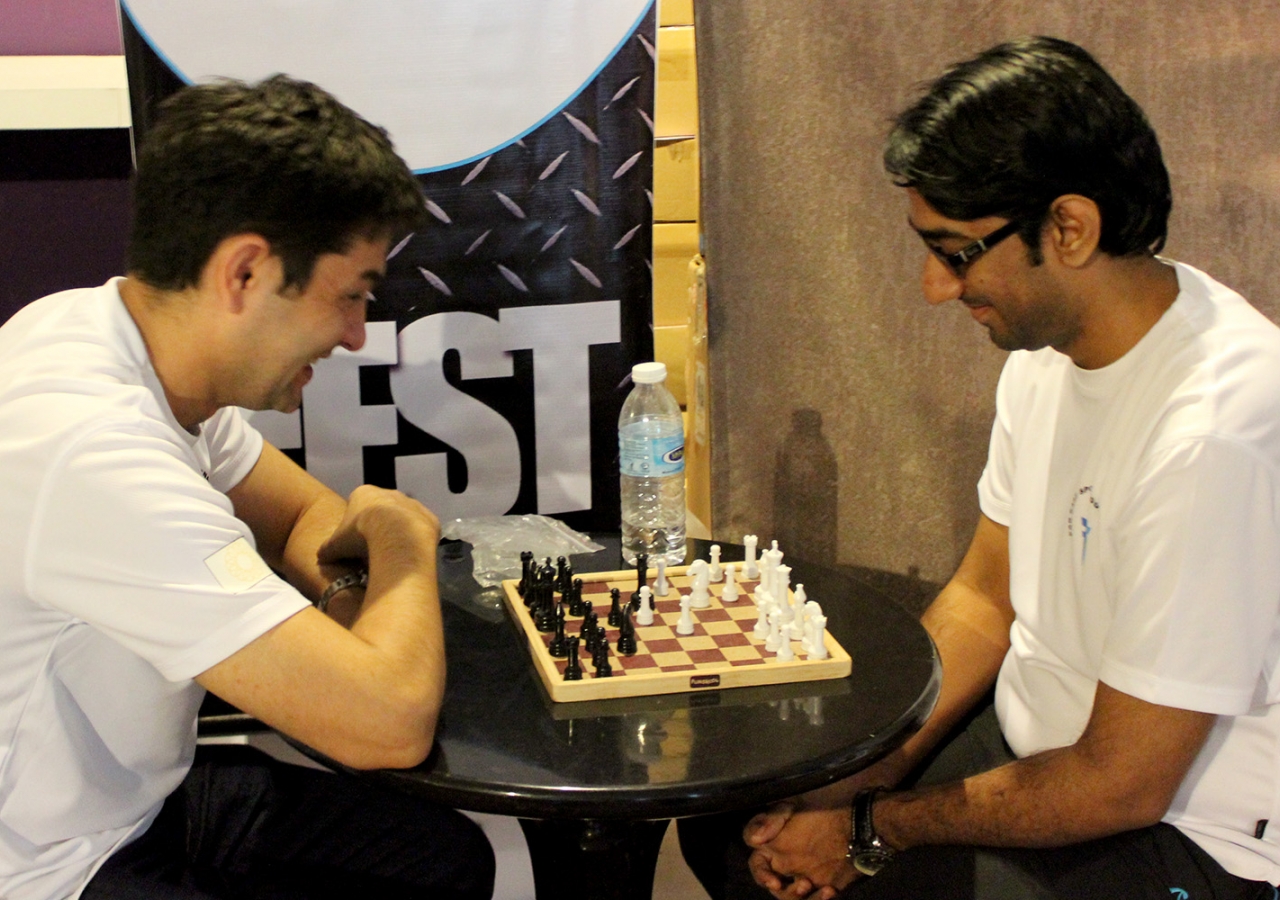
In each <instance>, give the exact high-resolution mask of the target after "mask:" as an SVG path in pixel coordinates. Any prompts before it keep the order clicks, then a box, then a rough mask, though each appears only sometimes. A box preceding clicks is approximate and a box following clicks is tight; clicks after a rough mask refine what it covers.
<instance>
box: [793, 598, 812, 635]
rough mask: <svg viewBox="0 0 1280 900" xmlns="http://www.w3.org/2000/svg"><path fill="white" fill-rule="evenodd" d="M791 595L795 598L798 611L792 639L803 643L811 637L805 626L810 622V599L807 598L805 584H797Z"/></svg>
mask: <svg viewBox="0 0 1280 900" xmlns="http://www.w3.org/2000/svg"><path fill="white" fill-rule="evenodd" d="M791 593H792V594H793V595H794V596H795V600H794V603H795V611H796V616H795V619H794V621H792V623H791V639H792V640H799V641H803V640H805V639H806V638H807V637H808V636H809V631H808V628H807V626H806V624H805V623H806V622H808V620H809V607H808V604H807V603H806V600H807V599H808V598H807V597H806V596H805V592H804V585H803V584H797V585H796V587H795V590H794V591H792V592H791Z"/></svg>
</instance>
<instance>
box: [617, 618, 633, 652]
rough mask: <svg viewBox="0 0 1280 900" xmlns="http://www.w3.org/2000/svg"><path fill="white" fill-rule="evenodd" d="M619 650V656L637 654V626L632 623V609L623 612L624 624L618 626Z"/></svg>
mask: <svg viewBox="0 0 1280 900" xmlns="http://www.w3.org/2000/svg"><path fill="white" fill-rule="evenodd" d="M617 650H618V655H619V656H635V653H636V626H635V623H634V622H632V621H631V610H630V609H624V610H623V611H622V624H621V625H619V626H618V647H617Z"/></svg>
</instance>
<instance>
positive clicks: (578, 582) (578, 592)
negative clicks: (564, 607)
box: [569, 578, 587, 616]
mask: <svg viewBox="0 0 1280 900" xmlns="http://www.w3.org/2000/svg"><path fill="white" fill-rule="evenodd" d="M586 614H587V605H586V604H585V603H583V602H582V579H581V578H575V579H573V589H572V590H571V591H570V592H569V615H571V616H585V615H586Z"/></svg>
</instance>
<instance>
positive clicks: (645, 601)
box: [636, 584, 653, 625]
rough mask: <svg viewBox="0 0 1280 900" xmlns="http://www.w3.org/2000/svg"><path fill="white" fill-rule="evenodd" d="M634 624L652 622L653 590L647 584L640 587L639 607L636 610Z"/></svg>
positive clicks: (650, 623) (649, 623) (648, 623)
mask: <svg viewBox="0 0 1280 900" xmlns="http://www.w3.org/2000/svg"><path fill="white" fill-rule="evenodd" d="M636 624H637V625H652V624H653V591H651V590H650V589H649V585H647V584H646V585H644V586H643V587H641V588H640V608H639V609H638V610H636Z"/></svg>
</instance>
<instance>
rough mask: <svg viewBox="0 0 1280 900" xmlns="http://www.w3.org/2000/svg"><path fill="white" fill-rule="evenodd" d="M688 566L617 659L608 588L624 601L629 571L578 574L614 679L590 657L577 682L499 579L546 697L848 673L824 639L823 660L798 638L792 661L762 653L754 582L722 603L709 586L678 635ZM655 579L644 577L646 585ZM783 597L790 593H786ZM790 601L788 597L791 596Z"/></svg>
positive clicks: (673, 572) (672, 573)
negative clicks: (686, 629)
mask: <svg viewBox="0 0 1280 900" xmlns="http://www.w3.org/2000/svg"><path fill="white" fill-rule="evenodd" d="M687 568H688V567H687V566H679V567H676V568H672V569H668V570H667V580H668V582H669V583H670V585H671V590H670V592H669V593H668V594H667V596H665V597H655V598H654V601H655V602H654V620H653V624H652V625H647V626H646V625H639V624H637V625H636V629H635V630H636V641H637V644H638V648H637V650H636V653H635V654H634V655H633V656H620V655H618V654H617V652H616V650H615V649H614V648H615V647H616V645H617V642H618V629H617V628H614V627H611V626H608V625H607V624H606V619H607V617H608V615H609V607H610V597H609V590H610V588H615V587H616V588H619V589H621V591H622V598H623V602H626V600H627V598H629V597H630V596H631V594H632V593H633V592H634V591H635V589H636V572H635V570H634V569H632V570H626V571H621V572H598V573H589V574H585V575H580V576H579V577H581V578H582V579H583V594H582V599H583V601H584V602H586V603H590V604H591V606H592V607H593V608H594V609H595V611H596V614H597V615H598V616H599V617H600V624H601V625H605V627H606V636H607V637H608V639H609V646H610V650H609V665H610V666H612V668H613V675H612V676H611V677H608V678H597V677H596V675H595V669H594V667H593V666H592V663H591V655H590V654H589V653H583V654H582V655H581V656H580V661H581V665H582V680H581V681H565V680H564V669H565V666H566V665H567V661H566V660H564V659H557V658H555V657H553V656H552V655H551V654H550V652H548V650H547V647H548V646H549V645H550V643H551V639H552V635H551V634H544V633H542V632H540V631H538V629H537V628H536V627H535V626H534V624H533V617H532V616H531V615H530V613H529V609H528V607H526V606H525V605H524V600H523V598H521V596H520V594H519V592H518V591H517V585H518V584H519V582H518V581H517V580H509V581H504V582H503V596H504V597H505V599H506V602H507V609H508V610H509V611H510V613H511V615H512V616H513V617H514V619H515V620H516V622H517V623H518V625H519V627H520V630H521V631H522V632H523V633H524V635H525V637H526V638H527V639H528V642H529V651H530V653H531V654H532V656H533V664H534V668H535V669H537V671H538V676H539V677H540V678H541V679H542V683H543V685H544V686H545V687H546V689H547V693H549V694H550V695H551V699H552V700H555V701H557V702H570V701H575V700H602V699H609V698H613V697H639V696H644V695H649V694H674V693H681V692H684V691H700V690H717V689H722V688H731V687H745V686H747V685H758V684H780V683H783V682H792V681H817V680H821V679H827V678H843V677H845V676H846V675H848V674H849V672H850V671H851V670H852V661H851V660H850V658H849V654H848V653H846V652H845V650H844V648H843V647H841V646H840V643H839V642H838V641H837V640H836V639H835V637H833V636H832V635H831V633H830V632H827V633H826V634H825V639H826V647H827V653H828V657H827V658H826V659H814V660H811V659H807V658H806V657H805V656H804V654H803V653H802V652H801V649H800V642H799V641H798V640H795V641H792V642H791V646H792V649H793V650H794V651H795V654H796V656H795V659H793V660H789V661H786V662H779V661H778V660H777V659H775V657H774V654H773V653H771V652H769V651H768V650H766V649H765V648H764V640H763V639H762V638H758V637H756V636H755V634H754V633H753V631H754V629H755V625H756V619H757V617H758V615H759V611H758V609H757V608H756V605H755V603H754V601H753V600H752V599H751V593H752V592H753V591H754V590H755V588H756V582H754V581H739V582H738V589H739V591H740V593H739V595H738V599H737V600H736V601H734V602H732V603H724V602H722V600H721V596H720V595H721V592H722V591H723V590H724V584H723V583H720V584H712V585H711V606H710V607H709V608H707V609H694V610H692V614H693V619H694V623H695V624H694V633H693V634H691V635H688V636H684V635H678V634H676V631H675V626H676V622H678V621H679V619H680V595H681V594H687V593H689V592H690V579H689V577H688V576H687V575H686V574H685V573H686V571H687ZM654 581H655V579H654V578H653V577H652V576H651V577H650V578H649V581H648V583H649V585H650V586H651V587H652V586H653V583H654ZM789 593H790V592H789ZM792 596H794V595H792ZM581 623H582V617H581V616H566V619H565V634H567V635H575V634H577V633H578V631H579V629H580V628H581Z"/></svg>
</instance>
